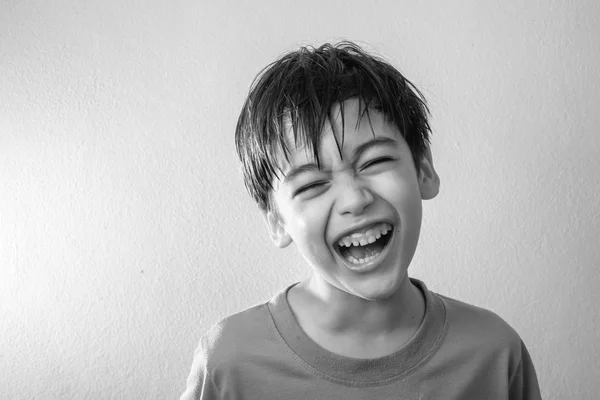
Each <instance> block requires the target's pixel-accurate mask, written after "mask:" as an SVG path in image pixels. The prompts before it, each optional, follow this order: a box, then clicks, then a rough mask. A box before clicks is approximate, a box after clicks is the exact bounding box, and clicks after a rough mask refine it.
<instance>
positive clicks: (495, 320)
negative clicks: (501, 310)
mask: <svg viewBox="0 0 600 400" xmlns="http://www.w3.org/2000/svg"><path fill="white" fill-rule="evenodd" d="M436 295H437V296H438V297H439V298H440V299H441V300H442V302H443V304H444V307H445V309H446V329H447V335H448V337H449V339H451V340H453V341H454V342H456V343H459V344H460V343H464V344H465V345H467V346H468V347H469V348H471V349H472V348H474V347H481V348H485V349H487V350H489V351H490V352H492V353H499V352H501V353H506V352H508V353H511V355H512V356H513V357H516V358H520V352H521V345H522V341H521V338H520V336H519V334H518V333H517V332H516V331H515V329H514V328H513V327H512V326H511V325H510V324H509V323H508V322H506V321H505V320H504V319H503V318H502V317H500V316H499V315H498V314H496V313H495V312H493V311H491V310H488V309H485V308H482V307H478V306H475V305H473V304H469V303H466V302H464V301H460V300H457V299H453V298H450V297H447V296H444V295H440V294H436Z"/></svg>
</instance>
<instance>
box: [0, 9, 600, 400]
mask: <svg viewBox="0 0 600 400" xmlns="http://www.w3.org/2000/svg"><path fill="white" fill-rule="evenodd" d="M350 3H353V4H351V5H349V4H350ZM570 3H571V4H570ZM599 15H600V3H599V2H597V1H594V0H580V1H577V2H564V1H558V0H546V1H541V0H539V1H527V2H525V1H509V2H507V1H500V0H498V1H494V0H485V1H481V0H480V1H475V0H471V1H469V0H460V1H452V2H450V1H441V0H440V1H437V2H431V1H426V2H423V1H421V2H414V1H413V2H400V1H393V0H389V1H370V2H368V1H361V2H358V1H357V2H346V1H327V2H325V1H317V0H303V1H287V2H286V1H275V0H272V1H262V2H261V1H256V2H241V1H238V2H233V1H229V2H227V1H211V2H207V1H191V0H179V1H166V0H163V1H158V0H156V1H141V0H137V1H134V0H126V1H121V0H105V1H93V2H92V1H77V0H29V1H28V0H20V1H16V0H12V1H11V0H4V1H2V2H1V3H0V376H1V377H2V378H0V398H2V399H30V398H36V399H58V398H69V399H70V398H73V399H96V398H97V399H100V398H102V399H142V398H144V399H165V398H175V397H177V396H178V395H179V394H180V393H181V391H182V390H183V388H184V381H185V378H186V376H187V373H188V371H189V367H190V364H191V360H192V358H191V357H192V352H193V350H194V348H195V346H196V343H197V340H198V338H199V336H200V335H201V334H202V333H203V332H204V331H205V330H206V329H208V328H209V327H210V326H211V325H212V324H213V323H215V322H216V321H217V320H218V319H220V318H221V317H223V316H225V315H227V314H230V313H233V312H235V311H239V310H241V309H243V308H246V307H249V306H251V305H254V304H256V303H258V302H262V301H265V300H267V299H269V298H270V297H271V296H272V295H273V294H274V293H275V292H276V291H278V290H280V289H282V288H283V286H284V285H287V284H289V283H291V282H293V281H297V280H299V279H301V278H302V277H303V276H304V275H305V274H306V273H308V270H307V267H305V266H304V265H303V261H302V259H301V258H300V256H299V255H298V254H296V251H295V250H293V249H292V250H285V251H280V250H277V249H276V248H275V247H273V246H272V245H271V243H270V241H269V239H268V237H267V234H266V229H265V228H264V226H263V223H262V220H261V219H260V216H259V214H258V213H257V211H256V209H255V206H254V204H253V203H252V202H251V200H250V198H249V197H248V196H247V195H246V193H245V191H244V188H243V184H242V181H241V178H240V176H239V175H238V172H237V168H238V166H237V160H236V156H235V153H234V146H233V130H234V125H235V122H236V118H237V114H238V111H239V109H240V106H241V104H242V101H243V99H244V96H245V94H246V91H247V89H248V85H249V84H250V81H251V80H252V78H253V77H254V75H255V74H256V73H257V72H258V70H259V69H260V68H262V67H263V66H265V65H266V64H267V63H269V62H271V61H273V60H274V58H275V57H276V56H278V55H279V54H281V53H283V52H285V51H287V50H290V49H292V48H294V47H296V46H297V45H299V44H306V43H315V44H320V43H323V42H324V41H327V40H335V39H336V38H341V37H346V38H349V39H353V40H357V41H360V42H365V43H368V44H369V46H368V48H369V49H371V50H375V51H377V52H378V53H380V54H383V55H384V56H385V57H386V58H388V59H390V60H392V61H393V63H394V64H395V65H396V66H398V67H399V69H400V70H401V71H403V72H404V73H405V74H406V75H407V76H408V77H409V78H410V79H411V80H413V81H414V82H415V83H416V84H417V86H419V87H420V88H421V89H422V91H423V92H424V94H425V96H426V97H427V98H428V100H429V103H430V106H431V110H432V114H433V119H432V125H433V130H434V136H433V143H434V145H433V151H434V157H435V161H436V166H437V168H438V171H439V173H440V175H441V178H442V190H441V193H440V195H439V197H438V198H437V199H435V200H433V201H431V202H428V203H426V207H425V217H424V226H423V233H422V237H421V243H420V247H419V249H418V253H417V256H416V259H415V261H414V264H413V265H412V266H411V274H412V275H413V276H415V277H418V278H420V279H423V280H424V281H426V282H427V284H428V285H429V287H430V288H431V289H432V290H435V291H437V292H440V293H444V294H447V295H450V296H455V297H457V298H459V299H462V300H465V301H469V302H472V303H475V304H478V305H481V306H484V307H487V308H490V309H492V310H494V311H495V312H497V313H498V314H500V315H501V316H503V317H504V318H505V319H506V320H507V321H508V322H509V323H510V324H512V325H513V326H514V327H515V329H516V330H517V331H518V332H519V333H520V334H521V336H522V337H523V339H524V340H525V342H526V344H527V345H528V347H529V349H530V351H531V354H532V357H533V360H534V362H535V364H536V367H537V371H538V375H539V380H540V384H541V387H542V392H543V396H544V398H545V399H567V398H573V399H592V398H596V396H597V393H599V392H600V383H598V380H597V378H598V371H600V362H599V361H598V360H599V358H598V354H599V350H600V348H599V344H598V339H599V334H598V328H599V317H598V311H597V310H598V304H600V294H599V293H600V291H598V287H600V278H599V276H600V275H599V274H598V273H597V272H596V270H597V267H598V260H599V259H600V246H599V241H598V238H597V235H598V233H599V229H598V228H599V223H598V222H599V218H600V217H599V204H600V202H599V201H598V199H597V193H598V192H599V191H600V179H599V178H598V171H599V163H598V161H597V160H596V159H597V157H598V155H599V154H600V137H599V128H600V112H599V111H600V109H599V106H598V105H599V104H600V85H599V75H598V66H599V65H600V49H599V45H598V38H599V37H600V22H599Z"/></svg>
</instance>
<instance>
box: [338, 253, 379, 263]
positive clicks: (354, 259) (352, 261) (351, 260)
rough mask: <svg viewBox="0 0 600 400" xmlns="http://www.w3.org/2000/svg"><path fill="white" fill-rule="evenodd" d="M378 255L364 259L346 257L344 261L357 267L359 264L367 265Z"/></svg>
mask: <svg viewBox="0 0 600 400" xmlns="http://www.w3.org/2000/svg"><path fill="white" fill-rule="evenodd" d="M378 255H379V254H375V255H372V256H369V257H365V258H355V257H352V256H348V257H346V259H347V260H348V261H350V262H351V263H352V264H355V265H359V264H364V263H368V262H369V261H372V260H374V259H376V258H377V256H378Z"/></svg>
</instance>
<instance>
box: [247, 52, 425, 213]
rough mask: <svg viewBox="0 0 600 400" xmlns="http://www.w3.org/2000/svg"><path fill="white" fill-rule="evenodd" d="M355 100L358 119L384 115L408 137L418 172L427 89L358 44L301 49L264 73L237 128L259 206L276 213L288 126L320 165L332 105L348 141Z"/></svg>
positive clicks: (297, 142)
mask: <svg viewBox="0 0 600 400" xmlns="http://www.w3.org/2000/svg"><path fill="white" fill-rule="evenodd" d="M350 98H358V99H359V118H358V123H360V121H361V119H362V118H364V116H365V115H366V116H367V118H369V121H370V114H369V109H375V110H378V111H380V112H383V114H384V115H385V117H386V119H387V120H388V121H390V122H391V123H392V124H393V125H395V126H396V128H397V129H398V131H399V132H400V133H401V135H402V136H403V138H404V139H405V141H406V143H407V144H408V147H409V148H410V151H411V154H412V157H413V160H414V162H415V166H416V167H417V170H418V169H419V161H420V160H421V158H422V157H423V156H424V155H425V152H426V149H427V145H428V143H429V135H430V132H431V130H430V127H429V122H428V116H429V110H428V108H427V104H426V102H425V99H424V97H423V95H422V94H421V92H420V91H419V90H418V89H417V88H416V87H415V86H414V85H413V84H412V83H411V82H410V81H408V79H406V78H405V77H404V76H403V75H402V74H401V73H400V72H399V71H398V70H397V69H395V68H394V67H392V66H391V65H390V64H389V63H387V62H386V61H384V60H383V59H381V58H379V57H377V56H374V55H371V54H369V53H367V52H366V51H364V50H363V49H361V48H360V47H359V46H358V45H356V44H354V43H352V42H348V41H343V42H339V43H337V44H333V45H332V44H329V43H326V44H323V45H322V46H320V47H318V48H314V47H311V46H305V47H301V48H300V49H298V50H295V51H292V52H290V53H287V54H285V55H283V56H282V57H280V58H279V59H277V60H276V61H274V62H273V63H271V64H269V65H267V66H266V67H265V68H264V69H263V70H262V71H261V72H259V74H258V75H257V76H256V78H255V79H254V81H253V82H252V85H251V87H250V91H249V94H248V97H247V99H246V101H245V103H244V105H243V107H242V111H241V113H240V116H239V119H238V122H237V126H236V131H235V145H236V150H237V153H238V156H239V159H240V162H241V171H242V175H243V180H244V184H245V186H246V189H247V190H248V192H249V193H250V196H252V198H253V199H254V200H255V201H256V202H257V204H258V206H259V208H260V209H261V210H263V211H274V212H276V207H274V204H273V199H272V191H273V181H274V179H275V178H278V177H279V174H281V173H282V171H281V169H280V166H279V165H280V164H279V163H280V161H281V160H279V159H278V157H277V154H284V156H285V157H286V159H288V161H289V153H290V152H289V148H288V145H287V144H286V133H287V132H288V131H289V129H290V128H291V131H292V133H293V138H294V145H295V146H296V147H297V148H306V149H307V151H309V152H312V154H313V156H314V159H315V162H316V164H317V166H320V162H319V155H318V151H319V143H320V140H321V136H322V133H323V127H324V125H325V122H326V120H329V121H330V122H333V121H334V119H335V118H334V115H333V114H332V113H333V111H332V110H333V106H334V105H336V104H339V106H340V113H341V116H342V135H341V140H342V143H341V145H343V129H344V128H343V125H344V121H343V119H344V109H343V102H344V101H345V100H348V99H350ZM331 125H332V126H333V125H334V124H333V123H332V124H331ZM373 134H374V135H375V132H373ZM336 136H337V135H334V138H336V139H335V140H336V144H337V147H338V150H339V152H340V157H341V155H342V152H341V146H340V143H339V142H338V139H337V137H336Z"/></svg>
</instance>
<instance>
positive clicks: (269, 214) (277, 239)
mask: <svg viewBox="0 0 600 400" xmlns="http://www.w3.org/2000/svg"><path fill="white" fill-rule="evenodd" d="M263 217H264V218H265V222H266V223H267V228H268V229H269V235H270V236H271V240H272V241H273V243H275V246H277V247H279V248H281V249H283V248H284V247H287V246H289V245H290V243H292V238H291V237H290V235H289V234H288V233H287V230H286V229H285V225H284V224H283V222H282V221H281V219H280V218H279V217H278V216H277V215H276V214H275V213H274V212H273V211H266V212H263Z"/></svg>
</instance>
